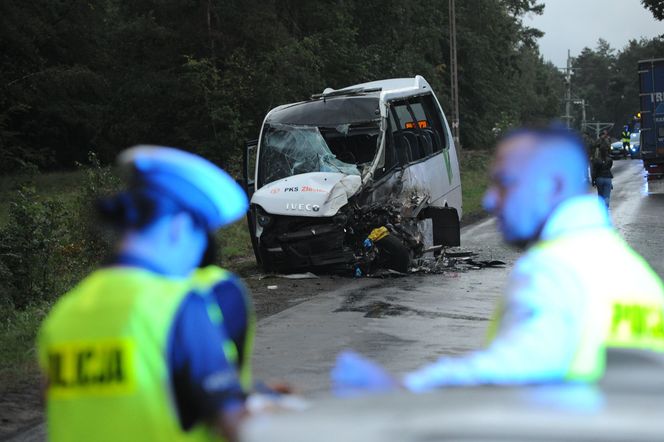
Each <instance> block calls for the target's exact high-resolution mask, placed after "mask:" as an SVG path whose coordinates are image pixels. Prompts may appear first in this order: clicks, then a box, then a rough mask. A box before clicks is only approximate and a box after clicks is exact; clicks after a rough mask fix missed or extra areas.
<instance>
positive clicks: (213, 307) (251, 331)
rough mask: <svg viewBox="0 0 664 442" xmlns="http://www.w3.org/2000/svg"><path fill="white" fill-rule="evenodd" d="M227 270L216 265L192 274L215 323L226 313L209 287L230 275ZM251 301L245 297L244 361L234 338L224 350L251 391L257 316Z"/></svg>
mask: <svg viewBox="0 0 664 442" xmlns="http://www.w3.org/2000/svg"><path fill="white" fill-rule="evenodd" d="M230 275H231V274H230V273H229V272H228V271H227V270H224V269H222V268H219V267H216V266H208V267H205V268H203V269H197V270H196V271H195V272H194V274H193V275H192V282H193V285H194V290H195V291H196V293H198V294H200V295H203V296H205V300H206V305H207V311H208V316H209V317H210V320H211V321H212V323H213V324H218V325H221V324H223V322H224V313H223V312H222V311H221V308H220V307H219V304H217V302H216V301H215V300H214V298H213V297H211V296H206V295H207V293H208V291H209V289H210V288H212V287H214V286H215V285H216V284H218V283H219V282H222V281H223V280H226V279H228V278H229V277H230ZM250 304H251V302H250V301H249V300H248V299H245V305H246V306H247V313H248V317H247V331H246V334H245V340H244V348H243V349H242V354H243V355H244V358H243V360H242V361H239V360H238V355H239V349H238V348H237V346H236V345H235V342H233V341H232V340H227V341H226V342H224V347H223V351H224V354H225V355H226V358H228V360H230V361H232V362H233V363H235V364H236V365H239V376H240V385H241V386H242V389H243V390H244V391H245V392H246V393H249V392H250V391H251V388H252V385H253V381H252V376H251V355H252V353H253V343H254V335H255V330H256V318H255V315H254V312H253V309H251V308H249V307H248V306H249V305H250Z"/></svg>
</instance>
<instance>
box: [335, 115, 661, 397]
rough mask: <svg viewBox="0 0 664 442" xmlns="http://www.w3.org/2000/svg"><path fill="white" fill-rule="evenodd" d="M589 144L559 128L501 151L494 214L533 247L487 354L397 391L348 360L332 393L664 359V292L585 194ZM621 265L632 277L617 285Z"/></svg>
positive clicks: (520, 379) (348, 356)
mask: <svg viewBox="0 0 664 442" xmlns="http://www.w3.org/2000/svg"><path fill="white" fill-rule="evenodd" d="M587 164H588V163H587V158H586V155H585V152H584V150H583V146H582V145H581V142H580V141H579V140H578V139H577V138H576V137H574V136H572V135H571V134H569V133H568V132H567V131H564V130H559V129H548V128H547V129H523V130H518V131H515V132H512V133H510V134H508V135H507V136H506V137H505V138H504V139H503V140H502V141H501V142H500V143H499V146H498V150H497V154H496V158H495V161H494V164H493V167H492V172H491V178H492V184H491V186H490V187H489V189H488V190H487V192H486V194H485V197H484V205H485V208H486V209H487V210H488V211H489V212H491V213H492V214H494V215H495V216H496V219H497V222H498V226H499V229H500V231H501V233H502V235H503V238H504V239H505V241H506V242H508V243H509V244H512V245H515V246H517V247H520V248H524V249H525V250H526V253H525V254H524V255H523V256H522V257H521V258H520V259H519V260H518V261H517V262H516V264H515V266H514V268H513V270H512V272H511V275H510V278H509V283H508V287H507V292H506V294H505V296H504V298H503V299H502V300H501V301H500V302H499V305H498V307H497V309H496V311H495V314H494V319H493V320H492V322H491V326H490V330H489V342H488V345H487V347H486V348H485V349H483V350H480V351H477V352H474V353H470V354H468V355H465V356H461V357H443V358H440V359H439V360H438V361H436V362H434V363H432V364H428V365H425V366H424V367H422V368H420V369H418V370H415V371H413V372H410V373H408V374H406V375H405V376H404V378H403V379H402V380H401V381H400V382H397V381H396V380H395V379H394V378H393V377H392V376H391V375H389V374H388V373H387V372H386V371H385V370H383V369H382V367H380V366H379V365H377V364H375V363H374V362H373V361H370V360H368V359H365V358H363V357H362V356H360V355H357V354H355V353H345V354H342V355H340V357H339V358H338V360H337V364H336V366H335V368H334V369H333V371H332V380H333V385H334V387H335V388H336V390H337V391H339V392H342V393H346V392H353V391H355V390H357V389H363V390H386V389H390V388H394V387H396V386H398V385H403V386H405V387H406V388H408V389H409V390H411V391H415V392H420V391H426V390H430V389H432V388H436V387H441V386H446V385H477V384H529V383H542V382H559V381H565V380H573V381H595V380H597V379H599V378H600V377H601V376H602V374H603V370H604V361H605V348H606V347H607V346H619V347H629V348H641V349H650V350H656V351H664V286H663V285H662V282H661V280H660V279H659V277H658V276H657V275H656V274H655V273H654V272H653V270H652V269H651V268H650V267H649V266H648V264H646V263H645V262H644V260H643V259H642V258H641V257H640V256H639V255H638V254H636V253H635V252H634V251H633V250H632V249H631V248H630V247H629V246H628V245H627V244H626V243H625V242H624V241H623V240H622V238H620V236H619V235H618V234H617V233H616V231H615V230H614V229H613V228H612V227H611V225H610V221H609V217H608V213H607V209H606V206H605V205H604V203H602V202H601V201H599V200H598V198H597V197H595V196H593V195H589V194H587V185H586V184H585V183H583V182H582V181H580V180H579V179H578V176H579V175H580V174H581V173H582V172H583V171H585V170H586V169H587V167H588V166H587ZM616 262H620V263H621V266H622V265H623V264H624V265H625V266H627V272H628V274H629V275H630V277H629V278H611V277H610V275H609V274H607V269H609V268H611V266H612V265H614V264H615V263H616Z"/></svg>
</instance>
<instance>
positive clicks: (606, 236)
mask: <svg viewBox="0 0 664 442" xmlns="http://www.w3.org/2000/svg"><path fill="white" fill-rule="evenodd" d="M533 249H535V250H533V251H536V250H537V249H539V250H540V251H542V252H543V253H547V254H549V255H550V256H551V257H552V259H555V260H556V262H566V263H568V264H569V266H570V267H571V268H573V269H574V270H573V271H574V272H575V276H576V277H577V278H576V279H577V283H578V284H579V286H580V289H581V290H580V293H585V300H584V302H583V303H582V304H583V305H584V306H585V307H584V309H585V311H584V312H583V315H582V316H583V317H584V318H585V320H584V323H583V326H582V329H581V333H580V335H579V339H578V345H577V347H576V348H575V349H574V356H573V357H572V360H571V363H570V365H569V369H568V371H567V374H566V376H565V378H566V379H567V380H571V381H596V380H598V379H599V378H601V377H602V375H603V374H604V369H605V362H606V348H607V347H622V348H636V349H645V350H652V351H657V352H664V285H663V284H662V281H661V280H660V278H659V277H658V276H657V274H655V272H654V271H653V270H652V268H651V267H650V266H649V265H648V264H647V263H646V262H645V261H644V259H643V258H642V257H641V256H640V255H638V254H637V253H636V252H634V250H632V248H631V247H630V246H629V245H628V244H627V243H626V242H625V241H624V240H623V239H622V238H620V237H619V236H618V235H617V234H616V233H615V232H614V231H613V230H612V229H609V228H596V229H592V230H586V231H582V232H577V233H574V234H568V235H565V236H563V237H561V238H558V239H552V240H548V241H542V242H540V243H538V244H536V245H535V246H533ZM614 264H619V265H620V268H621V271H624V272H625V273H626V274H627V275H629V276H627V277H622V278H616V277H614V276H613V275H612V273H611V268H612V267H611V266H612V265H614ZM496 313H497V314H496V315H494V317H493V319H492V321H491V323H490V325H489V336H488V337H489V341H491V340H493V338H494V337H495V335H496V333H497V331H498V330H499V328H500V320H501V315H502V312H501V308H498V309H497V310H496Z"/></svg>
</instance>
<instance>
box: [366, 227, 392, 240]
mask: <svg viewBox="0 0 664 442" xmlns="http://www.w3.org/2000/svg"><path fill="white" fill-rule="evenodd" d="M389 234H390V231H389V230H387V227H385V226H381V227H377V228H375V229H373V230H372V231H371V233H370V234H369V236H368V238H369V239H370V240H371V241H373V242H376V241H380V240H381V239H383V238H385V237H386V236H387V235H389Z"/></svg>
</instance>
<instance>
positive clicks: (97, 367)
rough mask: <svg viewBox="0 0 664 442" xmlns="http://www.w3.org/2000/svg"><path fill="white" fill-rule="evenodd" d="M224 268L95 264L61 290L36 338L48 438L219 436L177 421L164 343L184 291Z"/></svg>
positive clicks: (200, 285)
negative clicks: (187, 270) (182, 273)
mask: <svg viewBox="0 0 664 442" xmlns="http://www.w3.org/2000/svg"><path fill="white" fill-rule="evenodd" d="M206 272H207V273H206ZM203 274H205V275H206V278H201V275H203ZM226 276H227V274H226V272H224V271H222V270H221V269H218V270H206V271H203V272H202V273H200V274H198V272H197V273H196V274H194V275H193V276H192V277H191V278H168V277H164V276H161V275H158V274H155V273H153V272H150V271H147V270H142V269H139V268H130V267H112V268H106V269H101V270H98V271H95V272H94V273H92V274H91V275H90V276H88V277H87V278H85V279H84V280H83V281H81V282H80V283H79V284H78V285H77V286H76V287H75V288H74V289H73V290H72V291H70V292H69V293H67V294H66V295H64V296H63V297H62V298H61V299H60V301H58V303H57V304H56V305H55V307H54V308H53V310H52V311H51V313H50V314H49V316H48V317H47V318H46V320H45V321H44V323H43V325H42V327H41V329H40V333H39V338H38V349H39V360H40V365H41V367H42V369H43V370H44V372H45V373H46V374H47V376H48V379H49V385H48V390H47V425H48V435H49V440H51V441H78V440H94V441H122V442H131V441H208V440H219V439H218V438H217V437H216V436H215V435H213V434H212V432H211V431H210V430H209V429H208V428H207V427H206V426H204V425H202V424H198V425H196V426H195V427H194V428H193V429H192V430H191V431H187V432H185V431H183V430H182V429H181V427H180V424H179V421H178V416H177V411H176V409H175V404H174V401H173V400H172V391H171V385H170V382H171V380H170V377H169V373H168V366H167V361H166V351H167V345H168V344H167V342H168V334H169V331H170V329H171V325H172V323H173V320H174V318H175V315H176V313H177V311H178V308H179V306H180V304H181V303H182V301H183V300H184V299H185V297H186V295H187V294H189V293H190V292H191V291H192V289H194V288H195V289H197V290H198V291H202V290H203V288H204V287H205V286H206V285H207V287H211V286H212V285H214V284H216V283H217V282H220V281H221V280H223V278H225V277H226ZM215 278H216V279H215ZM231 346H232V344H228V343H226V344H225V349H226V348H227V347H228V348H230V347H231ZM227 357H228V356H227ZM231 360H232V359H231Z"/></svg>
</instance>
